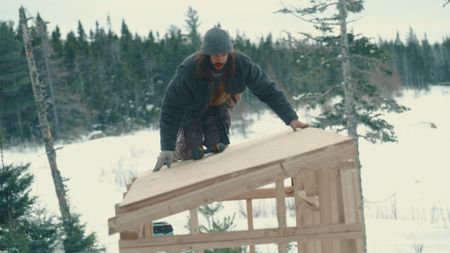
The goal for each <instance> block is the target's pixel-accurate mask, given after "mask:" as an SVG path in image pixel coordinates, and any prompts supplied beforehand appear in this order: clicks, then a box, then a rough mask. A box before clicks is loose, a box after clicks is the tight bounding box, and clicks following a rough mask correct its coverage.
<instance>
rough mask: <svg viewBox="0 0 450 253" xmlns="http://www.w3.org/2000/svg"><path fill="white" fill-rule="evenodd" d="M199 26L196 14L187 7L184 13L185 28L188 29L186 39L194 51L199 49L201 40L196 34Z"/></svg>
mask: <svg viewBox="0 0 450 253" xmlns="http://www.w3.org/2000/svg"><path fill="white" fill-rule="evenodd" d="M199 26H200V22H199V17H198V13H197V11H196V10H194V9H193V8H192V7H190V6H189V8H188V10H187V13H186V28H187V29H188V38H189V41H190V43H191V45H192V48H193V49H194V50H199V49H200V44H201V39H200V34H199V32H198V27H199Z"/></svg>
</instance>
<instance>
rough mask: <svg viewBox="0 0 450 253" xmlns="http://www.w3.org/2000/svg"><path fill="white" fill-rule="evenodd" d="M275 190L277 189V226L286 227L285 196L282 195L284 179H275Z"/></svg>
mask: <svg viewBox="0 0 450 253" xmlns="http://www.w3.org/2000/svg"><path fill="white" fill-rule="evenodd" d="M276 190H277V198H276V200H277V201H276V205H277V220H278V227H279V228H286V226H287V222H286V197H285V195H284V181H283V180H277V181H276Z"/></svg>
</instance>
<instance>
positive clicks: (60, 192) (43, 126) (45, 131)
mask: <svg viewBox="0 0 450 253" xmlns="http://www.w3.org/2000/svg"><path fill="white" fill-rule="evenodd" d="M19 16H20V27H21V30H22V37H23V42H24V48H25V55H26V57H27V63H28V70H29V72H30V80H31V86H32V88H33V95H34V100H35V104H36V111H37V115H38V118H39V128H40V130H41V134H42V138H43V140H44V144H45V151H46V153H47V158H48V162H49V164H50V170H51V173H52V178H53V184H54V185H55V191H56V196H57V198H58V204H59V209H60V211H61V216H62V218H63V219H64V220H65V219H66V218H69V217H70V212H69V206H68V204H67V200H66V189H65V186H64V182H63V179H62V176H61V173H60V172H59V170H58V166H57V163H56V152H55V148H54V145H53V137H52V132H51V128H50V124H49V122H48V118H47V106H46V102H45V97H44V94H43V88H44V87H43V85H42V84H41V83H40V81H39V73H38V70H37V66H36V62H35V59H34V56H33V48H32V45H31V40H30V36H29V33H28V25H27V21H28V20H27V18H26V15H25V10H24V8H23V7H21V8H20V9H19Z"/></svg>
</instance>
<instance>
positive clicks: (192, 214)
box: [189, 208, 200, 235]
mask: <svg viewBox="0 0 450 253" xmlns="http://www.w3.org/2000/svg"><path fill="white" fill-rule="evenodd" d="M189 221H190V225H191V234H193V235H196V234H198V233H200V231H199V228H198V212H197V208H192V209H189Z"/></svg>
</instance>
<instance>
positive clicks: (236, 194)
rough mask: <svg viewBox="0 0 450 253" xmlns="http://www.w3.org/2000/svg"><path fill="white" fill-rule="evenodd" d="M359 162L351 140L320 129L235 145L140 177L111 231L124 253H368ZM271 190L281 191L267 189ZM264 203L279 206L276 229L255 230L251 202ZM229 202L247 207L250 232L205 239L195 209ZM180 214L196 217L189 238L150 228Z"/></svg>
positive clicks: (211, 235)
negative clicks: (267, 248)
mask: <svg viewBox="0 0 450 253" xmlns="http://www.w3.org/2000/svg"><path fill="white" fill-rule="evenodd" d="M354 157H355V147H354V144H353V141H352V140H351V139H350V138H348V137H344V136H342V135H338V134H335V133H330V132H327V131H324V130H320V129H315V128H308V129H304V130H301V131H297V132H293V131H292V130H290V131H288V130H286V131H284V132H282V133H279V134H274V135H271V136H267V137H264V138H260V139H255V140H252V141H248V142H245V143H242V144H237V145H231V146H230V147H229V148H228V149H226V150H225V151H224V152H223V153H221V154H219V155H211V156H209V157H205V158H204V159H202V160H198V161H185V162H179V163H176V164H175V165H173V166H172V168H170V169H163V170H161V171H160V172H158V173H152V172H148V173H145V174H143V175H141V176H139V177H138V178H137V179H136V180H135V181H134V183H133V184H132V185H131V186H130V187H129V189H128V191H127V192H126V194H125V196H124V199H123V201H122V202H121V203H119V204H117V205H116V215H115V216H114V217H112V218H110V219H109V231H110V234H113V233H120V241H119V249H120V252H121V253H140V252H142V253H144V252H145V253H148V252H161V251H166V252H180V251H195V252H202V251H203V250H205V249H217V248H228V247H238V246H248V247H249V251H250V252H255V245H259V244H268V243H275V244H277V245H278V251H279V252H287V245H288V243H291V242H296V243H297V245H298V247H297V248H298V252H302V253H303V252H305V253H326V252H333V253H357V252H362V247H363V246H362V233H363V232H362V231H363V229H362V224H361V212H360V205H361V203H360V194H361V193H360V188H359V177H358V173H357V172H358V171H357V166H356V164H355V162H354ZM286 182H289V183H288V184H287V183H286ZM269 184H273V185H275V187H272V188H267V187H264V188H262V187H263V186H265V185H269ZM287 197H293V198H294V199H295V214H296V224H295V226H288V225H287V222H286V220H287V219H286V204H285V198H287ZM261 198H273V199H275V200H276V209H277V219H278V227H277V228H270V229H255V228H254V226H253V215H252V214H253V211H252V209H253V207H252V200H254V199H261ZM227 200H245V203H246V204H247V206H246V210H247V219H248V222H247V229H246V230H244V231H231V232H213V233H207V234H206V233H199V229H198V214H197V213H198V212H197V208H198V207H199V206H201V205H204V204H207V203H211V202H216V201H227ZM225 204H226V203H225ZM182 211H189V213H190V223H191V224H190V225H191V233H190V234H188V235H174V236H163V237H154V236H153V235H152V228H151V224H152V221H155V220H158V219H161V218H164V217H168V216H170V215H173V214H176V213H179V212H182Z"/></svg>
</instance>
